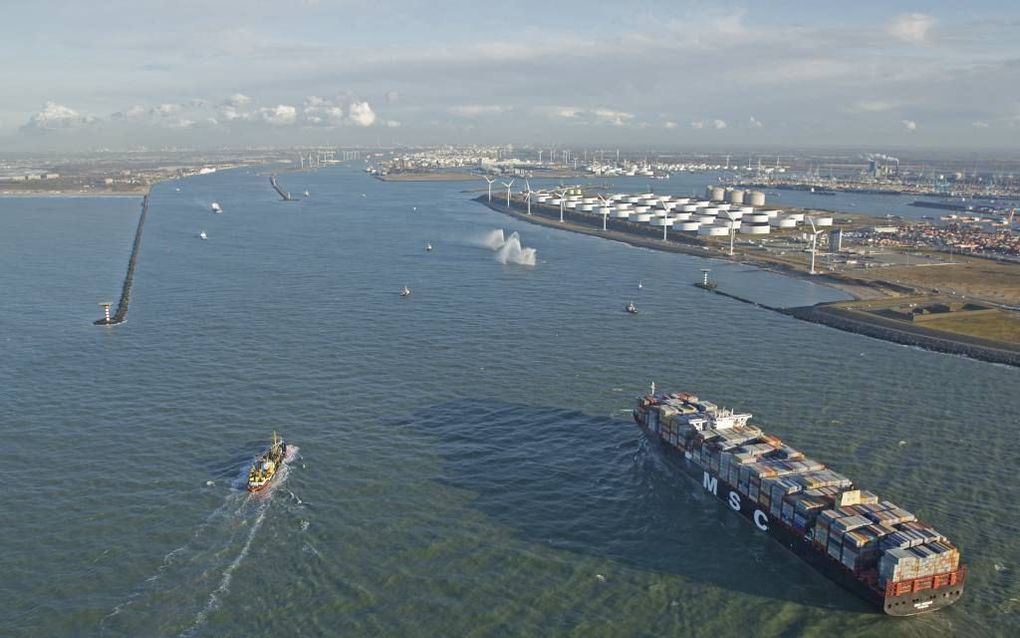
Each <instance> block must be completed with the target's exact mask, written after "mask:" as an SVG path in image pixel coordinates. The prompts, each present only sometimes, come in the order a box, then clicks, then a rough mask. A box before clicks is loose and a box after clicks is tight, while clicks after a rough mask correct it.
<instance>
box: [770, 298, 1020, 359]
mask: <svg viewBox="0 0 1020 638" xmlns="http://www.w3.org/2000/svg"><path fill="white" fill-rule="evenodd" d="M779 312H782V313H783V314H787V315H790V316H791V317H796V318H797V319H801V320H803V321H810V322H812V323H820V324H823V325H826V326H829V327H830V328H837V329H839V330H845V331H847V332H854V333H857V334H861V335H865V336H868V337H873V338H875V339H882V340H884V341H892V342H893V343H899V344H903V345H907V346H915V347H917V348H924V349H925V350H932V351H934V352H942V353H945V354H956V355H960V356H963V357H969V358H971V359H978V360H980V361H988V362H990V363H1003V364H1006V365H1011V366H1020V350H1008V349H1005V348H998V347H995V346H994V345H992V344H988V343H983V342H982V340H980V339H977V338H972V337H967V336H965V335H958V336H955V337H953V338H952V339H948V338H943V337H940V336H937V335H933V334H925V333H924V332H922V331H921V329H919V328H917V329H910V328H909V327H907V326H902V327H900V326H894V325H890V324H889V322H886V321H883V320H882V319H880V318H877V317H876V318H874V319H872V318H870V317H869V318H867V319H866V320H865V319H859V318H856V317H852V316H849V315H848V314H847V313H846V312H843V311H841V310H840V309H839V308H835V307H833V306H832V305H830V304H817V305H815V306H807V307H802V308H785V309H782V310H780V311H779Z"/></svg>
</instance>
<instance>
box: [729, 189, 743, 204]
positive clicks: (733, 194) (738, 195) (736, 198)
mask: <svg viewBox="0 0 1020 638" xmlns="http://www.w3.org/2000/svg"><path fill="white" fill-rule="evenodd" d="M730 203H731V204H743V203H744V191H742V190H740V189H739V188H734V189H733V190H731V191H730Z"/></svg>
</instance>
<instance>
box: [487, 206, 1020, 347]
mask: <svg viewBox="0 0 1020 638" xmlns="http://www.w3.org/2000/svg"><path fill="white" fill-rule="evenodd" d="M474 200H475V201H476V202H478V203H479V204H482V205H483V206H485V207H487V208H489V209H491V210H494V211H496V212H498V213H502V214H504V215H509V216H510V217H513V218H515V219H519V220H521V221H524V222H528V223H531V224H535V225H537V226H545V227H549V228H559V229H561V230H566V231H570V232H575V233H579V234H582V235H590V236H594V237H601V238H603V239H609V240H612V241H619V242H623V243H625V244H629V245H631V246H636V247H639V248H649V249H651V250H659V251H662V252H672V253H680V254H685V255H693V256H697V257H707V258H713V259H723V260H726V261H732V262H734V263H739V264H744V265H748V266H753V267H755V268H759V269H761V270H766V271H770V272H774V273H776V274H780V275H783V276H786V277H793V278H797V279H802V280H807V281H813V282H816V283H819V284H821V285H824V286H829V287H830V288H834V289H836V290H839V291H841V292H844V293H846V294H848V295H850V296H851V297H852V298H853V299H854V300H857V301H860V300H868V299H886V298H888V297H886V296H885V295H883V294H881V292H880V289H877V288H876V287H874V286H872V285H869V284H868V282H852V281H846V282H842V281H838V280H837V281H833V280H834V279H835V278H834V277H832V276H831V275H824V274H822V275H809V274H807V273H802V272H799V271H796V270H791V269H785V268H781V267H777V266H776V264H772V263H769V262H763V261H760V260H755V259H753V258H751V259H747V258H746V255H742V257H745V258H744V259H730V258H729V256H728V255H726V254H719V253H717V252H715V251H712V250H711V249H706V248H705V247H704V246H703V245H702V244H694V243H683V242H682V241H674V242H668V243H667V242H663V240H662V239H656V238H652V237H651V236H649V235H645V234H636V233H634V232H626V231H625V230H623V229H621V228H619V224H617V226H618V228H617V229H615V230H614V229H612V226H613V223H612V222H613V221H615V220H608V221H607V230H605V231H603V230H602V228H601V224H599V225H597V226H595V225H593V224H592V223H590V222H595V223H597V222H598V221H600V220H597V219H595V218H592V219H588V218H582V219H581V220H580V221H571V220H568V217H571V216H572V215H573V216H575V217H576V216H577V214H576V213H567V212H564V221H563V222H560V221H559V219H558V218H559V214H558V212H557V215H556V218H551V217H547V216H546V215H545V214H544V213H546V211H543V210H541V209H537V212H535V211H536V208H537V207H534V206H533V207H532V210H533V213H532V214H531V215H528V214H527V213H526V212H523V211H521V210H518V209H516V208H507V207H506V206H505V205H501V204H497V203H495V202H489V201H487V200H486V197H485V196H479V197H476V198H474ZM584 222H589V223H584ZM627 230H630V229H629V228H628V229H627ZM652 232H654V233H655V234H658V232H657V231H652ZM711 292H713V293H715V294H719V295H722V296H724V297H728V298H730V299H734V300H736V301H739V302H742V303H747V304H751V305H754V306H757V307H760V308H764V309H766V310H771V311H773V312H777V313H779V314H783V315H787V316H790V317H793V318H795V319H799V320H801V321H808V322H811V323H818V324H822V325H825V326H828V327H830V328H834V329H836V330H842V331H844V332H851V333H854V334H859V335H863V336H867V337H872V338H875V339H881V340H882V341H886V342H889V343H897V344H900V345H908V346H915V347H918V348H922V349H924V350H928V351H931V352H940V353H943V354H955V355H960V356H964V357H967V358H970V359H975V360H978V361H985V362H988V363H1000V364H1005V365H1012V366H1018V367H1020V348H1017V349H1015V350H1014V349H1010V348H1008V347H1006V348H1002V347H997V345H996V344H995V343H994V342H987V341H985V340H981V339H976V338H969V337H966V336H960V337H954V336H953V335H951V334H947V333H941V332H937V331H928V330H924V329H923V328H918V327H916V326H912V327H909V328H908V327H906V326H893V325H890V324H888V323H887V322H884V321H881V320H880V319H879V318H872V317H867V316H863V315H862V316H859V317H858V316H848V315H847V311H844V310H842V309H840V308H838V307H837V305H838V304H840V303H847V302H846V301H842V302H840V301H836V302H823V303H819V304H815V305H813V306H805V307H793V308H777V307H773V306H769V305H766V304H762V303H759V302H756V301H751V300H750V299H744V298H742V297H740V296H737V295H734V294H732V293H728V292H725V291H720V290H718V289H713V290H711ZM866 293H873V296H870V297H869V296H863V295H864V294H866Z"/></svg>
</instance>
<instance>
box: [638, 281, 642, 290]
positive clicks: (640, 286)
mask: <svg viewBox="0 0 1020 638" xmlns="http://www.w3.org/2000/svg"><path fill="white" fill-rule="evenodd" d="M642 288H644V286H643V285H642V284H641V282H640V281H639V282H637V289H638V290H641V289H642Z"/></svg>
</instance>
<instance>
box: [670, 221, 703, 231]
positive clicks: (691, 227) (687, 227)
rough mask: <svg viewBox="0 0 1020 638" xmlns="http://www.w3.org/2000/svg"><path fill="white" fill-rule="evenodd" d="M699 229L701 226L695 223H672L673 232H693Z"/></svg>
mask: <svg viewBox="0 0 1020 638" xmlns="http://www.w3.org/2000/svg"><path fill="white" fill-rule="evenodd" d="M699 228H701V224H699V223H698V222H695V221H686V222H674V224H673V230H682V231H685V232H693V231H696V230H698V229H699Z"/></svg>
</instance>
